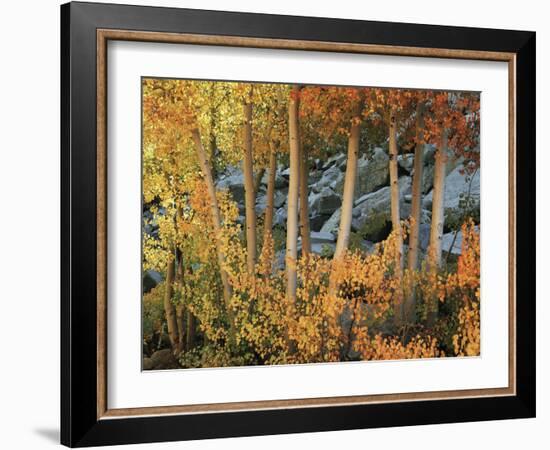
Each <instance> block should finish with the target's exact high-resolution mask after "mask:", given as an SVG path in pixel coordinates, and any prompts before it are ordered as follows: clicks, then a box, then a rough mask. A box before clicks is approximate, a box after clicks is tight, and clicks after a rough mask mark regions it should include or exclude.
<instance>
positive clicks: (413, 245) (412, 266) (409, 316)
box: [405, 103, 424, 322]
mask: <svg viewBox="0 0 550 450" xmlns="http://www.w3.org/2000/svg"><path fill="white" fill-rule="evenodd" d="M423 132H424V103H418V105H417V107H416V146H415V149H414V176H413V182H412V205H411V226H410V234H409V260H408V268H409V271H410V272H411V274H412V273H413V272H415V271H416V270H417V269H418V247H419V234H420V212H421V208H422V177H423V171H424V142H423V139H422V134H423ZM411 279H412V277H411ZM414 287H415V286H414V282H411V286H410V293H409V295H408V297H407V299H406V300H405V319H406V320H407V322H415V310H416V294H415V292H414Z"/></svg>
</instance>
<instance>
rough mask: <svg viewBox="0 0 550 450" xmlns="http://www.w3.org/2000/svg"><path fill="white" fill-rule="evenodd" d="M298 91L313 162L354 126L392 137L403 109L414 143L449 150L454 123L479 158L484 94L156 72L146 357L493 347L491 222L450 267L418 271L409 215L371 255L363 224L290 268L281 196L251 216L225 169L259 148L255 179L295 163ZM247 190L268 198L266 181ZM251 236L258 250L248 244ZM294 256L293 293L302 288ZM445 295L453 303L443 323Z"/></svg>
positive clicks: (304, 358)
mask: <svg viewBox="0 0 550 450" xmlns="http://www.w3.org/2000/svg"><path fill="white" fill-rule="evenodd" d="M292 96H299V100H300V102H299V115H298V119H297V120H298V121H299V138H300V149H299V150H300V151H303V150H304V148H306V149H308V153H306V155H309V156H306V162H307V161H309V159H308V158H318V159H323V158H327V157H328V155H329V154H330V148H331V146H338V145H340V146H342V142H344V143H345V142H346V140H347V139H349V137H350V129H351V127H352V126H353V125H356V126H357V125H358V126H360V127H362V129H363V130H369V133H370V130H373V131H372V134H371V136H373V137H372V139H378V140H380V139H381V138H380V136H386V135H387V133H388V129H389V126H390V125H389V124H390V121H391V120H397V126H396V137H397V140H398V143H399V145H400V146H401V147H403V146H407V145H409V147H412V146H414V145H415V144H416V142H417V141H418V139H421V140H422V144H424V143H428V142H432V143H434V145H436V146H438V145H440V144H441V142H440V137H441V131H442V130H443V129H445V130H449V131H448V149H449V152H452V153H453V157H456V158H463V159H464V161H465V167H466V168H467V170H469V171H473V170H475V168H476V167H477V166H478V165H479V155H478V153H476V152H475V151H474V150H473V148H474V147H475V143H476V140H477V139H478V136H477V135H476V133H477V128H476V124H477V125H479V102H478V101H477V103H476V100H475V97H472V96H468V95H463V96H460V95H458V94H454V97H453V98H449V95H447V94H446V93H445V95H442V94H439V93H431V92H424V91H414V90H398V89H366V88H365V89H362V88H361V89H359V88H339V87H316V86H300V87H299V89H297V88H295V89H292V87H291V86H287V85H270V84H258V85H254V86H253V88H251V85H250V84H246V83H229V82H202V81H188V80H156V79H144V81H143V204H144V215H143V229H144V232H143V261H142V264H143V270H144V272H146V271H156V272H158V273H160V274H161V276H162V280H161V281H160V282H159V283H158V284H157V285H156V286H155V287H153V288H152V289H150V290H147V291H146V292H145V293H144V295H143V311H144V316H143V320H144V322H143V327H144V328H143V329H144V354H145V355H147V354H150V353H152V352H153V351H154V350H157V349H159V348H164V347H170V348H172V351H173V353H174V355H175V357H176V359H177V361H178V362H179V364H180V366H181V367H220V366H233V365H266V364H293V363H313V362H337V361H357V360H388V359H409V358H434V357H443V356H476V355H479V354H480V351H481V348H480V253H479V252H480V247H479V227H478V225H476V224H475V223H474V222H473V221H472V220H471V219H470V218H467V217H465V218H464V221H463V224H462V226H461V230H460V231H461V235H462V244H461V252H460V255H459V256H458V257H454V258H447V259H446V260H445V262H444V263H443V262H440V263H437V264H435V263H434V261H431V260H430V259H429V258H428V257H427V256H426V258H425V259H424V260H422V262H421V263H420V264H419V265H418V267H417V268H415V269H413V270H411V269H409V268H407V267H405V266H404V265H403V260H404V258H405V256H406V252H407V247H406V242H407V235H408V233H409V232H410V229H411V226H410V225H411V221H407V220H405V221H399V223H394V224H393V227H392V231H391V233H390V234H389V236H388V237H387V238H386V239H384V240H383V241H382V242H380V243H378V244H376V245H375V246H374V248H373V249H369V251H366V250H364V249H361V248H352V245H350V244H349V241H350V230H349V229H348V230H344V231H342V230H340V232H347V233H348V236H347V237H346V239H344V241H343V242H344V247H343V248H344V249H343V251H342V252H340V253H339V254H338V257H335V258H332V257H330V255H322V254H316V253H309V252H308V253H306V252H299V253H298V258H297V259H296V260H295V261H293V260H291V259H289V258H287V259H286V263H285V264H286V266H285V265H284V266H283V267H281V265H280V263H279V262H278V256H277V252H278V250H279V249H280V246H281V245H283V244H281V242H284V239H281V236H280V235H278V234H277V233H279V234H280V233H281V231H280V230H277V229H275V228H273V226H272V225H271V222H272V220H273V211H272V210H271V211H269V210H268V208H273V206H272V205H271V206H270V202H269V199H268V202H267V206H266V207H265V208H266V209H265V210H263V211H257V212H256V211H255V214H247V216H246V217H247V218H250V217H253V218H254V220H255V223H244V224H243V219H242V217H241V215H242V211H239V205H238V203H237V202H236V201H235V198H234V197H233V195H232V193H231V192H230V191H228V190H226V189H218V188H217V187H216V186H215V182H216V180H217V177H218V174H219V173H221V172H223V171H224V170H225V169H227V168H228V167H234V166H237V167H241V166H240V165H241V164H242V161H243V158H244V152H245V151H250V148H252V155H253V158H252V161H253V170H254V175H258V174H259V175H263V174H264V173H266V174H267V175H266V177H268V175H269V174H270V173H273V172H272V171H274V170H275V169H276V164H277V163H280V164H281V163H282V164H285V165H287V166H288V161H289V131H288V127H289V123H288V114H287V112H288V108H289V103H291V100H296V99H293V97H292ZM419 102H422V104H423V105H425V106H426V110H427V113H426V125H425V129H423V130H422V132H421V133H417V132H416V130H415V124H416V121H415V111H417V108H416V106H417V104H418V103H419ZM243 105H245V107H243ZM246 105H252V107H251V111H250V109H248V112H247V106H246ZM247 114H248V116H247ZM247 126H248V127H249V128H248V129H247V128H246V127H247ZM247 130H248V131H247ZM419 136H420V138H419ZM361 139H362V140H361V141H360V146H363V145H364V137H363V135H361ZM384 139H385V138H382V140H384ZM250 146H251V147H250ZM274 163H275V165H274ZM205 171H206V172H209V173H205ZM349 172H350V173H352V175H350V176H353V172H352V171H349ZM290 176H291V177H292V176H293V175H292V173H291V175H290ZM258 178H261V177H258ZM268 178H269V177H268ZM249 181H250V180H249ZM270 182H273V183H274V182H275V177H274V176H273V180H272V181H268V184H269V183H270ZM247 186H248V189H249V190H248V191H247V196H248V200H247V202H249V201H251V202H252V208H255V204H254V201H253V200H254V198H253V196H254V195H256V192H255V191H254V192H251V191H250V186H253V185H252V184H248V185H247ZM306 188H307V187H306ZM255 189H256V190H257V187H256V188H255ZM267 191H268V192H270V190H269V186H268V187H267ZM273 191H274V189H271V192H273ZM212 192H215V198H214V199H213V198H212ZM352 194H353V190H352ZM272 195H274V194H272ZM300 201H303V200H302V199H300ZM345 201H346V199H344V200H343V202H345ZM350 201H351V202H353V198H351V200H350ZM247 207H248V205H247ZM297 214H298V213H297ZM302 214H303V213H302ZM295 219H296V220H298V217H296V218H295ZM288 220H289V221H292V220H293V219H292V218H290V217H289V219H288ZM266 222H267V224H268V225H267V226H265V225H264V224H265V223H266ZM289 223H290V222H289ZM251 233H253V234H251ZM252 238H254V241H253V242H254V243H255V247H256V248H255V249H254V253H255V258H249V251H250V246H249V247H248V249H247V242H252V241H251V239H252ZM171 264H173V267H174V274H173V279H169V277H167V273H168V272H167V271H168V269H169V267H170V265H171ZM289 264H291V265H293V266H292V267H291V269H293V270H295V273H296V288H295V295H294V296H289V295H288V289H287V288H288V273H289V272H288V270H287V269H288V265H289ZM291 272H292V271H291ZM411 296H414V300H415V303H414V305H415V306H414V308H415V310H414V312H413V313H414V314H413V317H412V318H411V317H406V318H405V319H406V320H401V319H402V318H401V319H400V320H396V316H395V315H396V311H398V309H396V302H403V299H408V298H412V297H411ZM166 299H167V300H168V302H167V303H166V302H164V300H166ZM434 299H435V300H436V301H437V304H438V308H436V309H437V311H438V313H437V318H436V320H435V321H434V322H430V321H429V320H427V317H428V316H429V314H430V311H431V310H433V309H434V307H433V304H434ZM400 304H401V303H400ZM171 313H173V317H174V323H173V324H172V326H170V323H168V318H169V317H170V316H171ZM174 342H177V343H178V345H177V346H176V345H175V344H174Z"/></svg>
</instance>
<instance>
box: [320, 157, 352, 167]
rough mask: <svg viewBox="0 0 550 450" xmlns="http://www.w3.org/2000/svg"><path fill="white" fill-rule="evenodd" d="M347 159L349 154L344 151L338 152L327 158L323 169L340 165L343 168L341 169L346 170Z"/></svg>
mask: <svg viewBox="0 0 550 450" xmlns="http://www.w3.org/2000/svg"><path fill="white" fill-rule="evenodd" d="M346 159H347V155H346V154H344V153H337V154H336V155H333V156H331V157H330V158H328V159H327V160H326V162H325V163H324V164H323V165H322V167H321V168H322V169H328V168H329V167H334V166H338V167H340V168H341V170H345V162H346ZM342 166H343V167H342Z"/></svg>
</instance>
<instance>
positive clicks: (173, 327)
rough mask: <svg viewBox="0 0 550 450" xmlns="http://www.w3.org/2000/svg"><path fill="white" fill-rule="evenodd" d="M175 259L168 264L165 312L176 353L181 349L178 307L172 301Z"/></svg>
mask: <svg viewBox="0 0 550 450" xmlns="http://www.w3.org/2000/svg"><path fill="white" fill-rule="evenodd" d="M174 272H175V267H174V259H173V258H172V259H171V260H170V261H169V262H168V264H167V266H166V279H165V281H164V282H165V286H164V314H165V316H166V325H167V328H168V337H169V338H170V344H172V351H173V352H174V353H176V352H177V350H178V349H179V342H180V341H179V336H178V322H177V317H176V308H175V307H174V305H173V303H172V296H173V294H174Z"/></svg>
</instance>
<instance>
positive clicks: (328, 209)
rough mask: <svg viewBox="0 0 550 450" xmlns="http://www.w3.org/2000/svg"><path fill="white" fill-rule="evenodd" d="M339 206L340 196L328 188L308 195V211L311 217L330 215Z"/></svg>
mask: <svg viewBox="0 0 550 450" xmlns="http://www.w3.org/2000/svg"><path fill="white" fill-rule="evenodd" d="M340 204H341V199H340V196H339V195H337V194H336V193H335V192H334V191H333V190H332V189H331V188H329V187H325V188H323V189H322V190H321V191H320V192H312V193H311V194H310V195H309V210H310V214H311V215H312V216H320V215H324V214H327V215H328V214H332V213H333V212H334V211H336V210H337V209H338V208H339V207H340Z"/></svg>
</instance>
